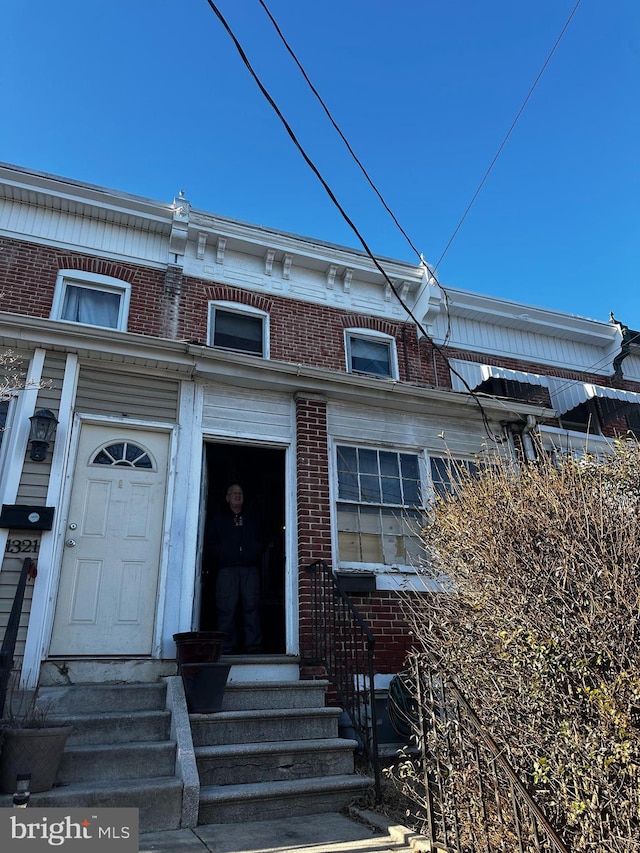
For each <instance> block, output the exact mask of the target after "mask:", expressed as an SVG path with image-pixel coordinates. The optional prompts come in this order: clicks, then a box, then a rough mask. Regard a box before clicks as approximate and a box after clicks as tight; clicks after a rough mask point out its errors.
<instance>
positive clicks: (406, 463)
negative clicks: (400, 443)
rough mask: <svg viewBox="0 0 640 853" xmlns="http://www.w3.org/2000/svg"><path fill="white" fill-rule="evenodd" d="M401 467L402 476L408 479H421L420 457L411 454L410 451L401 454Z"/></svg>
mask: <svg viewBox="0 0 640 853" xmlns="http://www.w3.org/2000/svg"><path fill="white" fill-rule="evenodd" d="M400 467H401V469H402V476H403V477H404V478H406V479H407V480H419V479H420V472H419V470H418V457H417V456H410V455H409V454H408V453H401V454H400Z"/></svg>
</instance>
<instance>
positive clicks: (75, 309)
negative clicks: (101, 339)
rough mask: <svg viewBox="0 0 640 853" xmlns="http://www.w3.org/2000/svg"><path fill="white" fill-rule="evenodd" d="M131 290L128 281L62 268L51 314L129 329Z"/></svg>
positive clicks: (68, 320)
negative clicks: (128, 317)
mask: <svg viewBox="0 0 640 853" xmlns="http://www.w3.org/2000/svg"><path fill="white" fill-rule="evenodd" d="M129 292H130V288H129V285H128V283H127V282H124V281H119V280H118V279H112V278H109V277H108V276H101V275H94V274H92V273H81V274H78V273H77V272H72V271H66V272H65V271H64V270H62V271H61V272H60V273H59V274H58V281H57V282H56V291H55V295H54V298H53V305H52V308H51V316H52V318H53V319H55V320H66V321H67V322H69V323H81V324H82V325H84V326H100V327H102V328H106V329H120V330H121V331H126V328H127V315H128V313H129Z"/></svg>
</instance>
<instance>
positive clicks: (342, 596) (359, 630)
mask: <svg viewBox="0 0 640 853" xmlns="http://www.w3.org/2000/svg"><path fill="white" fill-rule="evenodd" d="M307 572H308V573H309V575H310V578H311V605H312V608H311V609H312V649H313V661H312V662H314V663H316V664H320V665H321V666H323V667H324V669H325V671H326V673H327V677H328V678H329V680H330V681H331V683H332V685H333V687H334V688H335V691H336V694H337V696H338V699H339V701H340V704H341V706H342V708H343V710H344V711H345V712H346V713H347V714H348V716H349V719H350V721H351V725H352V726H353V729H354V732H355V734H356V739H357V740H358V741H359V744H360V745H361V746H362V749H363V751H364V752H365V754H366V756H367V758H368V759H369V761H370V763H371V768H372V771H373V776H374V785H375V797H376V803H380V801H381V798H382V796H381V786H380V760H379V756H378V732H377V728H376V713H375V683H374V675H375V669H374V653H375V643H376V641H375V637H374V636H373V634H372V633H371V630H370V629H369V627H368V626H367V624H366V623H365V621H364V619H363V618H362V616H361V615H360V613H359V612H358V610H357V608H356V607H355V606H354V604H353V602H352V601H351V599H350V598H349V596H348V595H347V594H346V593H345V592H344V591H343V590H342V589H340V586H339V585H338V583H337V582H336V578H335V576H334V574H333V572H332V571H331V570H330V569H329V567H328V565H327V563H326V562H325V561H324V560H316V561H315V562H313V563H311V564H310V565H309V566H307ZM310 662H311V661H310Z"/></svg>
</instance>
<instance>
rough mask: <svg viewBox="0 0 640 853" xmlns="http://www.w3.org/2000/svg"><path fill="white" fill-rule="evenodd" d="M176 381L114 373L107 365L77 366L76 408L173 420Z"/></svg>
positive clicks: (100, 412) (146, 375)
mask: <svg viewBox="0 0 640 853" xmlns="http://www.w3.org/2000/svg"><path fill="white" fill-rule="evenodd" d="M179 390H180V383H179V381H178V380H176V379H166V378H164V377H163V376H157V375H150V374H140V373H116V372H114V371H112V370H110V369H109V368H108V366H107V365H105V366H104V367H102V368H101V369H99V368H96V367H93V366H90V365H89V366H87V365H83V366H82V367H81V368H80V377H79V379H78V392H77V395H76V405H75V410H76V412H79V413H82V414H94V415H95V414H97V415H117V416H121V417H125V418H138V419H140V420H147V421H163V422H165V423H175V421H176V420H177V416H178V394H179Z"/></svg>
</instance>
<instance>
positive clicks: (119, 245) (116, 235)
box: [0, 199, 167, 263]
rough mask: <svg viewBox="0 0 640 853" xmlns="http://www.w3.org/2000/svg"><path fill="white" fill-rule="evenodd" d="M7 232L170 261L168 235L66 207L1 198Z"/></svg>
mask: <svg viewBox="0 0 640 853" xmlns="http://www.w3.org/2000/svg"><path fill="white" fill-rule="evenodd" d="M0 222H1V223H2V229H3V230H4V232H5V233H8V234H16V235H18V236H20V237H21V238H23V237H24V236H25V235H29V236H31V237H35V238H37V239H42V240H52V241H55V242H56V243H61V244H62V245H65V244H66V245H68V246H73V248H74V249H76V250H78V251H81V250H83V249H92V250H95V251H98V252H109V253H114V254H118V255H121V256H122V257H127V258H132V259H135V260H142V261H148V262H150V263H154V262H155V263H163V262H166V254H167V248H166V247H167V237H166V235H164V236H163V235H162V234H158V233H152V232H149V231H142V230H140V228H133V227H127V226H124V225H116V224H114V223H111V222H104V221H102V220H98V219H91V218H89V217H85V216H77V215H75V214H71V213H65V212H63V211H59V210H57V211H52V210H47V209H46V208H43V207H35V206H34V205H30V204H19V203H17V202H12V201H7V200H6V199H4V200H0Z"/></svg>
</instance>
